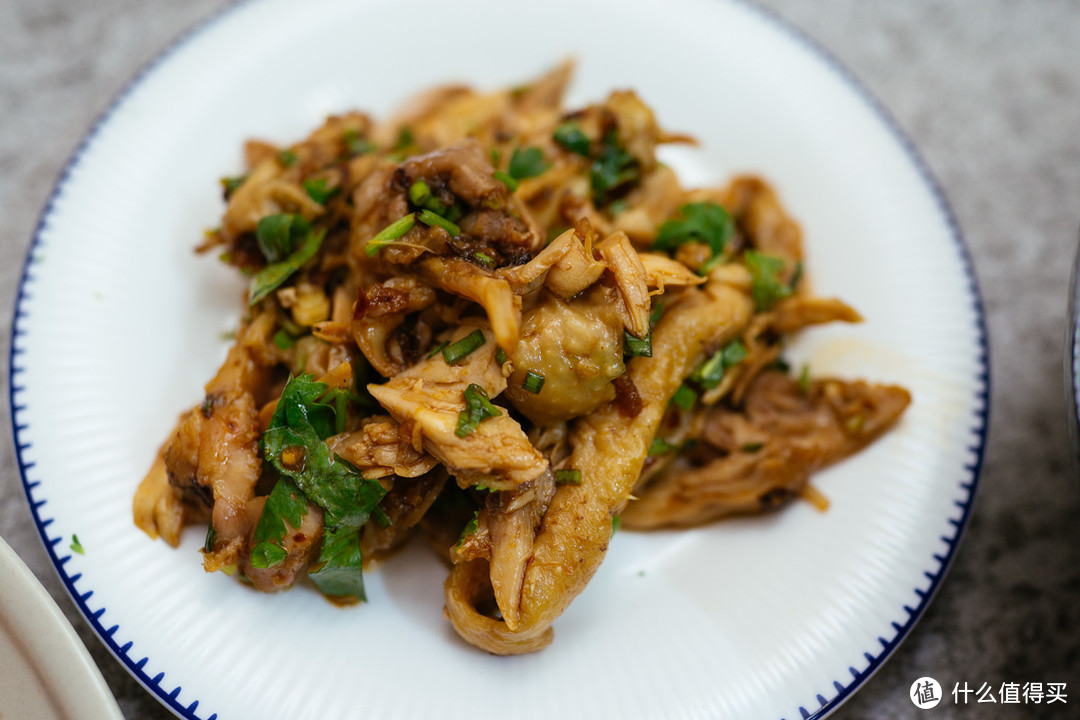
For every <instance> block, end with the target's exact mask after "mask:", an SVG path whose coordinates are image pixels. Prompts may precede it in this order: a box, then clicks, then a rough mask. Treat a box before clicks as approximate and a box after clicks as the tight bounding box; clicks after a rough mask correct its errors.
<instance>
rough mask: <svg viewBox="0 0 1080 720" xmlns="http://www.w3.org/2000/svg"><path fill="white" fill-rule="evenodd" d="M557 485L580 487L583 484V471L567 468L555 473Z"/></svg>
mask: <svg viewBox="0 0 1080 720" xmlns="http://www.w3.org/2000/svg"><path fill="white" fill-rule="evenodd" d="M555 484H556V485H580V484H581V471H580V470H575V469H574V468H566V469H565V470H556V471H555Z"/></svg>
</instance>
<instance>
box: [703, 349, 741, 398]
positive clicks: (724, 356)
mask: <svg viewBox="0 0 1080 720" xmlns="http://www.w3.org/2000/svg"><path fill="white" fill-rule="evenodd" d="M745 357H746V347H745V346H744V345H743V344H742V343H741V342H739V341H738V340H732V341H731V342H730V343H728V344H727V345H725V346H724V348H723V349H721V350H719V351H717V352H715V353H713V355H712V357H710V358H709V359H708V360H706V361H705V363H704V364H703V365H701V367H699V368H698V369H697V370H695V371H694V373H693V375H691V376H690V379H692V380H694V381H695V382H697V383H698V384H699V385H701V387H702V388H703V389H705V390H712V389H713V388H714V387H716V386H717V385H719V384H720V381H721V380H723V379H724V372H725V371H726V370H727V369H728V368H730V367H732V366H733V365H737V364H738V363H739V362H741V361H742V359H743V358H745Z"/></svg>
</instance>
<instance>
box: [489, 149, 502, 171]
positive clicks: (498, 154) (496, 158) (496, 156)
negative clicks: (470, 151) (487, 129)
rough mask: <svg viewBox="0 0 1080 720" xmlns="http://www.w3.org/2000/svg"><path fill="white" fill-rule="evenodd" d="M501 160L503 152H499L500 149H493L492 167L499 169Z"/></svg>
mask: <svg viewBox="0 0 1080 720" xmlns="http://www.w3.org/2000/svg"><path fill="white" fill-rule="evenodd" d="M500 160H502V152H500V151H499V148H497V147H492V148H491V164H492V166H493V167H499V161H500Z"/></svg>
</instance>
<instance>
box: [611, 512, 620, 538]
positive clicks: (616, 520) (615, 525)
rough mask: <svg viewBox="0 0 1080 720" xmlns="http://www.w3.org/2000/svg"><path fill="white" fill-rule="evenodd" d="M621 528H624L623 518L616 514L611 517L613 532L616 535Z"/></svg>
mask: <svg viewBox="0 0 1080 720" xmlns="http://www.w3.org/2000/svg"><path fill="white" fill-rule="evenodd" d="M620 529H622V518H621V517H619V516H618V515H616V516H615V517H613V518H611V534H612V535H614V534H615V533H617V532H619V530H620Z"/></svg>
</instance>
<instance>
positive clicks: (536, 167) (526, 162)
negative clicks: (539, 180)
mask: <svg viewBox="0 0 1080 720" xmlns="http://www.w3.org/2000/svg"><path fill="white" fill-rule="evenodd" d="M549 167H550V165H548V164H547V163H546V162H544V151H543V150H541V149H540V148H538V147H536V146H529V147H527V148H515V149H514V154H513V155H511V156H510V167H509V168H508V169H509V171H510V177H512V178H514V179H515V180H524V179H525V178H531V177H536V176H537V175H543V174H544V171H545V170H547V169H548V168H549Z"/></svg>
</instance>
